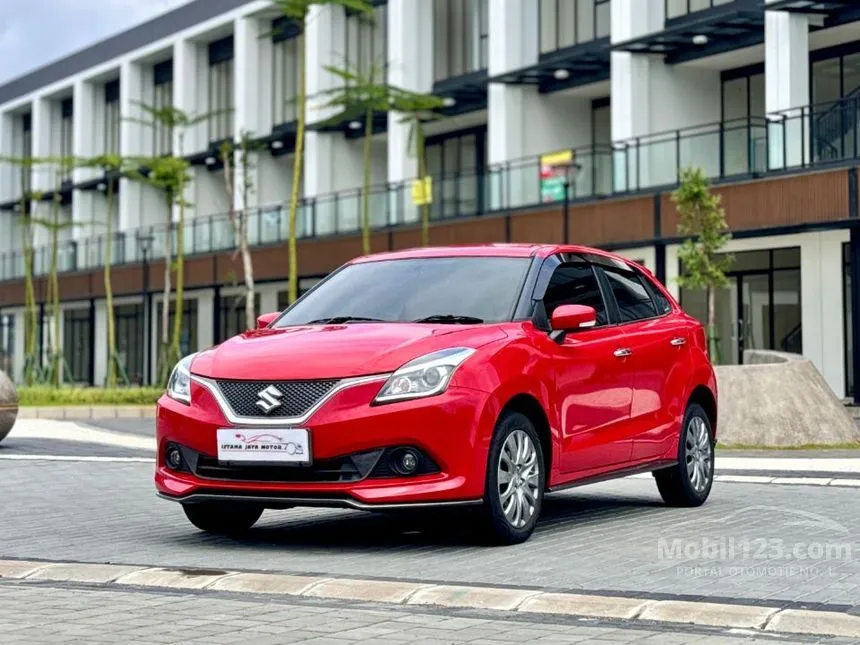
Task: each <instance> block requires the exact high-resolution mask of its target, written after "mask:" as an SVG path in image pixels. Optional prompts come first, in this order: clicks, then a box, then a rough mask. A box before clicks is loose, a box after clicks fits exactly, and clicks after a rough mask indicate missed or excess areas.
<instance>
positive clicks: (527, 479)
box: [498, 430, 540, 528]
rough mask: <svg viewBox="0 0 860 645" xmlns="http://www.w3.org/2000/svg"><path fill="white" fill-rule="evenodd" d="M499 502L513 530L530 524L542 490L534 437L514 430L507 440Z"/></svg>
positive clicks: (499, 471)
mask: <svg viewBox="0 0 860 645" xmlns="http://www.w3.org/2000/svg"><path fill="white" fill-rule="evenodd" d="M498 482H499V500H500V501H501V505H502V511H503V512H504V514H505V518H506V519H507V520H508V522H509V523H510V525H511V526H513V527H514V528H522V527H523V526H525V525H526V524H528V522H529V520H531V518H532V516H533V515H534V513H535V505H536V503H537V500H538V495H539V488H538V487H539V486H540V461H539V460H538V453H537V448H536V447H535V444H534V442H533V441H532V439H531V437H529V435H528V434H527V433H526V432H523V431H522V430H514V431H513V432H512V433H511V434H510V435H508V438H507V439H506V440H505V443H504V446H502V451H501V454H500V455H499V465H498Z"/></svg>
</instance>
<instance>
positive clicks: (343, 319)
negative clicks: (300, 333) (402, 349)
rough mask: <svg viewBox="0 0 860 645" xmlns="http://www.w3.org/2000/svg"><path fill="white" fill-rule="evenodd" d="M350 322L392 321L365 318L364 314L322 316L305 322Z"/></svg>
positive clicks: (321, 323)
mask: <svg viewBox="0 0 860 645" xmlns="http://www.w3.org/2000/svg"><path fill="white" fill-rule="evenodd" d="M348 322H390V321H388V320H382V319H381V318H365V317H364V316H335V317H333V318H320V319H318V320H311V321H310V322H307V323H305V324H306V325H342V324H343V323H348Z"/></svg>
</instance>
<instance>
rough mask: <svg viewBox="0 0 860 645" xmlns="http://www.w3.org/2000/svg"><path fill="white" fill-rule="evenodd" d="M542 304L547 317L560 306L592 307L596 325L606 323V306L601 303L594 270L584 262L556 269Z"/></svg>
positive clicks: (564, 265) (601, 298)
mask: <svg viewBox="0 0 860 645" xmlns="http://www.w3.org/2000/svg"><path fill="white" fill-rule="evenodd" d="M543 304H544V308H545V309H546V315H547V317H552V313H553V312H554V311H555V309H556V307H559V306H560V305H585V306H587V307H594V310H595V311H596V312H597V324H598V325H605V324H606V323H607V322H608V318H607V317H606V304H605V303H604V302H603V295H602V294H601V293H600V287H599V286H598V284H597V276H596V275H595V274H594V268H593V267H592V266H591V265H589V264H586V263H585V262H576V263H568V264H562V265H561V266H559V267H557V268H556V270H555V271H554V272H553V274H552V278H550V281H549V285H548V286H547V288H546V294H544V297H543Z"/></svg>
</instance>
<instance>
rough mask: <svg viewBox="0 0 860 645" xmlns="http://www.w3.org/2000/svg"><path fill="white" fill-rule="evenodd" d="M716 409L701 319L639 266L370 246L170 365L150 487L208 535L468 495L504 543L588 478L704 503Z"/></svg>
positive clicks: (574, 255) (579, 255)
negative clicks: (289, 301)
mask: <svg viewBox="0 0 860 645" xmlns="http://www.w3.org/2000/svg"><path fill="white" fill-rule="evenodd" d="M716 419H717V391H716V383H715V379H714V371H713V369H712V367H711V364H710V362H709V360H708V354H707V346H706V342H705V333H704V329H703V327H702V325H701V324H700V323H699V322H698V321H696V320H695V319H694V318H692V317H690V316H688V315H687V314H685V313H684V312H683V311H682V310H681V309H680V307H679V306H678V304H677V303H676V302H675V301H674V300H673V299H672V297H671V296H670V295H669V294H668V293H667V292H666V290H665V289H664V288H663V287H662V286H661V285H660V284H659V283H658V282H657V281H656V280H655V279H654V278H653V277H652V275H651V274H650V273H649V272H648V271H647V270H646V269H644V268H643V267H640V266H638V265H636V264H634V263H633V262H629V261H627V260H624V259H622V258H619V257H617V256H614V255H611V254H609V253H605V252H602V251H598V250H594V249H589V248H584V247H577V246H559V245H544V246H537V245H535V246H531V245H487V246H464V247H450V248H426V249H420V250H411V251H404V252H395V253H383V254H379V255H373V256H369V257H363V258H359V259H356V260H354V261H352V262H349V263H348V264H346V265H344V266H343V267H341V268H340V269H338V270H337V271H335V272H334V273H332V274H331V275H329V276H328V277H327V278H326V279H325V280H323V281H322V282H320V283H319V284H317V285H316V286H315V287H314V288H313V289H312V290H310V291H309V292H308V293H306V294H305V295H304V296H303V297H302V298H300V299H299V300H298V301H297V302H296V303H295V304H293V305H292V306H291V307H290V308H288V309H287V310H286V311H284V312H283V313H280V314H277V313H276V314H269V315H266V316H261V317H260V321H259V325H258V329H256V330H253V331H248V332H246V333H244V334H241V335H239V336H236V337H234V338H231V339H230V340H228V341H226V342H224V343H223V344H221V345H219V346H216V347H213V348H211V349H208V350H206V351H203V352H200V353H198V354H195V355H192V356H188V357H186V358H184V359H183V360H182V361H181V362H180V363H179V364H178V365H177V366H176V368H175V369H174V372H173V374H172V376H171V378H170V383H169V386H168V390H167V392H166V394H165V395H164V396H163V397H162V398H161V400H160V401H159V404H158V416H157V437H158V463H157V468H156V474H155V485H156V488H157V490H158V493H159V495H160V496H161V497H163V498H165V499H169V500H173V501H177V502H180V503H181V504H182V506H183V508H184V510H185V513H186V515H187V516H188V519H189V520H190V521H191V522H192V523H193V524H194V525H195V526H197V527H198V528H200V529H203V530H205V531H210V532H215V533H238V532H241V531H245V530H247V529H249V528H250V527H251V526H252V525H253V524H254V523H255V522H256V521H257V520H258V519H259V517H260V515H261V513H262V512H263V510H264V509H266V508H279V509H282V508H289V507H292V506H340V507H348V508H357V509H362V510H396V509H407V508H409V509H411V508H434V507H453V506H472V505H474V506H475V507H476V508H475V510H477V511H478V512H477V513H475V514H474V515H473V516H474V517H475V518H477V519H478V520H479V524H480V526H481V527H482V528H483V529H484V530H485V531H486V532H487V535H488V537H489V538H491V539H492V540H493V541H495V542H498V543H504V544H511V543H517V542H522V541H524V540H526V539H527V538H528V537H529V535H531V533H532V531H533V530H534V528H535V524H536V523H537V520H538V516H539V515H540V510H541V502H542V500H543V497H544V494H545V493H547V492H552V491H555V490H559V489H562V488H565V487H567V486H573V485H579V484H584V483H588V482H593V481H595V480H600V479H607V478H610V477H621V476H625V475H629V474H632V473H636V472H642V471H650V472H653V473H654V477H655V479H656V482H657V488H658V489H659V492H660V494H661V495H662V497H663V499H664V500H665V501H666V502H667V503H668V504H671V505H677V506H698V505H700V504H702V503H703V502H704V501H705V500H706V499H707V497H708V495H709V493H710V490H711V485H712V482H713V473H714V468H713V464H714V444H715V441H716V433H715V430H716Z"/></svg>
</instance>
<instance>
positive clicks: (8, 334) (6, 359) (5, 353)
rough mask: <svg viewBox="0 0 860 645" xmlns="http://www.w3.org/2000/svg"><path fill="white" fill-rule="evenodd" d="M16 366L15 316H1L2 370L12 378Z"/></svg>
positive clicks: (0, 346)
mask: <svg viewBox="0 0 860 645" xmlns="http://www.w3.org/2000/svg"><path fill="white" fill-rule="evenodd" d="M14 366H15V316H12V315H9V314H4V315H2V316H0V370H2V371H4V372H6V374H8V375H9V376H10V377H11V376H12V374H13V373H14V369H13V368H14Z"/></svg>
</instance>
